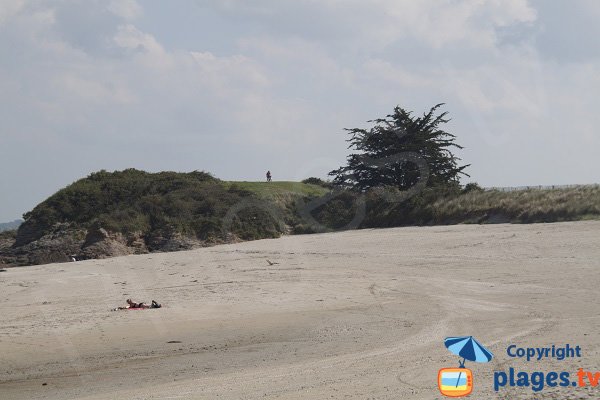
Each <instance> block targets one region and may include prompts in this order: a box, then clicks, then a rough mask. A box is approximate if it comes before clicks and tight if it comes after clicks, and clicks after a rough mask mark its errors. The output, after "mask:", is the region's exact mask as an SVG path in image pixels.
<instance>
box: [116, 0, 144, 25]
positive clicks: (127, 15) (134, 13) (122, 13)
mask: <svg viewBox="0 0 600 400" xmlns="http://www.w3.org/2000/svg"><path fill="white" fill-rule="evenodd" d="M108 10H109V11H110V12H112V13H114V14H115V15H117V16H119V17H121V18H123V19H125V20H133V19H136V18H137V17H139V16H140V15H142V11H143V10H142V7H141V6H140V5H139V4H138V3H137V1H136V0H111V2H110V3H109V4H108Z"/></svg>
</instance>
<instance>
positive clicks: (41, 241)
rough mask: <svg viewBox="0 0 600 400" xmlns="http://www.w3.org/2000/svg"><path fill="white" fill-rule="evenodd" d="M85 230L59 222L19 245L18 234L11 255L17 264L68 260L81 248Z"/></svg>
mask: <svg viewBox="0 0 600 400" xmlns="http://www.w3.org/2000/svg"><path fill="white" fill-rule="evenodd" d="M85 234H86V232H85V231H84V230H81V229H73V228H71V226H70V225H69V224H65V223H59V224H56V225H54V226H53V227H52V229H51V230H50V232H49V233H46V234H45V235H43V236H41V237H39V238H38V239H36V240H33V241H27V243H26V244H24V245H19V244H20V242H19V235H17V240H16V242H15V243H14V245H13V247H12V255H13V256H14V257H16V259H17V262H18V264H21V265H23V264H28V265H32V264H48V263H55V262H66V261H70V260H71V257H73V256H76V255H77V254H78V253H79V251H80V250H81V246H82V245H83V242H84V240H83V239H84V237H85Z"/></svg>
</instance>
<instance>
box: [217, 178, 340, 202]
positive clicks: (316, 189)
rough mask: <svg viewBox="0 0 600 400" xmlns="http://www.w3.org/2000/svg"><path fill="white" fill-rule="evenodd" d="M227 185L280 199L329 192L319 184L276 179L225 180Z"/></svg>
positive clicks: (263, 196)
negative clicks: (264, 180) (262, 180)
mask: <svg viewBox="0 0 600 400" xmlns="http://www.w3.org/2000/svg"><path fill="white" fill-rule="evenodd" d="M224 184H225V185H226V187H229V188H230V187H237V188H239V189H242V190H247V191H249V192H252V193H254V194H256V195H257V196H260V197H261V198H266V199H272V200H278V199H282V198H283V199H285V198H290V197H294V196H301V197H304V196H309V197H312V196H322V195H324V194H325V193H327V192H328V190H327V189H326V188H324V187H323V186H319V185H313V184H306V183H302V182H290V181H274V182H239V181H232V182H224Z"/></svg>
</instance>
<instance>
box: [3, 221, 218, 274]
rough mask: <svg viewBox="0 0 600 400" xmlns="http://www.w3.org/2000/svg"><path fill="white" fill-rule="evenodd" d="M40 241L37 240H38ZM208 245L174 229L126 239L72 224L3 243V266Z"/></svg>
mask: <svg viewBox="0 0 600 400" xmlns="http://www.w3.org/2000/svg"><path fill="white" fill-rule="evenodd" d="M35 237H37V239H36V238H35ZM205 245H206V243H204V242H202V241H200V240H198V239H195V238H190V237H186V236H183V235H181V234H180V233H178V232H176V231H175V230H174V229H170V228H165V229H163V230H162V231H157V232H153V233H151V234H148V235H144V234H143V233H142V232H133V233H129V234H127V235H124V234H122V233H120V232H110V231H108V230H107V229H105V228H102V227H101V226H98V225H93V226H91V227H90V228H88V229H76V228H73V227H72V226H71V225H70V224H66V223H59V224H55V225H54V226H53V227H52V228H51V229H50V232H49V233H47V234H45V235H43V236H41V237H39V235H38V234H36V233H33V232H28V231H27V230H25V231H24V232H20V241H19V234H17V235H16V237H15V238H9V239H6V240H3V241H2V242H1V243H0V264H3V265H15V266H16V265H35V264H48V263H57V262H68V261H72V260H73V258H75V259H76V260H88V259H100V258H109V257H117V256H125V255H129V254H145V253H149V252H167V251H180V250H190V249H195V248H199V247H203V246H205Z"/></svg>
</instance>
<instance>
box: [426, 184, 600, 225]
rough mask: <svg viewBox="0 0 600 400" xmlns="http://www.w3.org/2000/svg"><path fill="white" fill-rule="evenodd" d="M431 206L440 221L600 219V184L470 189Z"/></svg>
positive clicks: (529, 221)
mask: <svg viewBox="0 0 600 400" xmlns="http://www.w3.org/2000/svg"><path fill="white" fill-rule="evenodd" d="M430 208H431V209H432V214H433V215H434V216H435V219H436V220H441V221H448V222H452V221H461V222H490V220H491V221H498V222H504V221H505V222H518V223H531V222H557V221H573V220H583V219H598V218H600V186H580V187H575V188H569V189H548V190H538V189H530V190H519V191H512V192H501V191H498V190H490V191H470V192H468V193H465V194H462V195H460V196H456V197H450V198H441V199H439V200H437V201H436V202H434V203H432V204H431V206H430Z"/></svg>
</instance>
